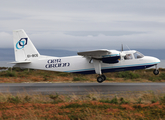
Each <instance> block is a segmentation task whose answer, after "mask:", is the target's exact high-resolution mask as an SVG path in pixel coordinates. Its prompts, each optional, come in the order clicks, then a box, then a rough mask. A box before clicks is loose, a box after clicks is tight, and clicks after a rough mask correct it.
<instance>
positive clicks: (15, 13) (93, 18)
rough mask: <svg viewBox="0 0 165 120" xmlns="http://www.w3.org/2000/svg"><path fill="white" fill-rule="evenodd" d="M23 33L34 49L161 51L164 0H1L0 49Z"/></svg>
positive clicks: (163, 44) (163, 45)
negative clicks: (126, 47) (15, 32)
mask: <svg viewBox="0 0 165 120" xmlns="http://www.w3.org/2000/svg"><path fill="white" fill-rule="evenodd" d="M15 29H24V30H25V32H26V33H27V34H28V36H29V37H30V39H31V40H32V42H33V43H34V45H35V46H36V48H38V49H41V48H44V49H46V48H49V49H65V50H77V51H83V50H93V49H120V47H121V44H125V45H127V46H129V48H131V49H139V48H143V49H144V48H147V49H148V48H149V49H164V48H165V0H0V48H13V40H12V39H13V38H12V31H13V30H15Z"/></svg>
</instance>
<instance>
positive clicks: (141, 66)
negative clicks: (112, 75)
mask: <svg viewBox="0 0 165 120" xmlns="http://www.w3.org/2000/svg"><path fill="white" fill-rule="evenodd" d="M156 64H157V63H146V64H135V65H125V66H113V67H102V68H101V71H102V73H106V72H117V71H127V70H138V69H145V68H149V67H152V66H154V65H156ZM64 72H71V73H80V74H95V69H94V68H91V69H82V70H72V71H64Z"/></svg>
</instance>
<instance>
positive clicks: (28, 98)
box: [24, 96, 32, 102]
mask: <svg viewBox="0 0 165 120" xmlns="http://www.w3.org/2000/svg"><path fill="white" fill-rule="evenodd" d="M31 99H32V98H31V97H29V96H26V97H25V98H24V100H25V101H26V102H30V100H31Z"/></svg>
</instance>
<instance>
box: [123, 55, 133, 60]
mask: <svg viewBox="0 0 165 120" xmlns="http://www.w3.org/2000/svg"><path fill="white" fill-rule="evenodd" d="M124 59H125V60H130V59H132V55H131V54H126V56H125V57H124Z"/></svg>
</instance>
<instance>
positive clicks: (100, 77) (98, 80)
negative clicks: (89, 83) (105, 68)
mask: <svg viewBox="0 0 165 120" xmlns="http://www.w3.org/2000/svg"><path fill="white" fill-rule="evenodd" d="M104 80H106V76H105V75H100V76H99V77H97V82H98V83H102V82H103V81H104Z"/></svg>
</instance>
